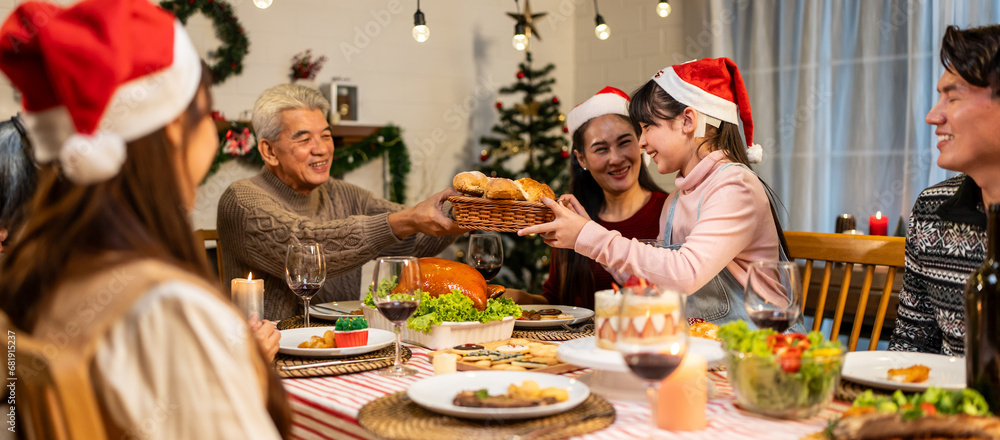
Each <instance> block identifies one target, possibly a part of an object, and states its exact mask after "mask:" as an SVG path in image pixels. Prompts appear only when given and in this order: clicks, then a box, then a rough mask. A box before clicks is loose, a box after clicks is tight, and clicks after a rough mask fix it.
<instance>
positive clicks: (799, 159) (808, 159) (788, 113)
mask: <svg viewBox="0 0 1000 440" xmlns="http://www.w3.org/2000/svg"><path fill="white" fill-rule="evenodd" d="M705 7H707V8H708V9H709V11H708V13H709V17H711V22H710V23H705V26H706V27H707V28H708V29H710V30H711V33H712V35H713V37H714V40H713V43H712V52H713V55H712V56H716V57H717V56H727V57H730V58H732V59H733V60H735V61H736V63H737V64H738V65H739V67H740V71H741V72H742V74H743V80H744V82H745V83H746V86H747V90H748V92H749V94H750V102H751V107H752V109H753V123H754V141H755V142H756V143H759V144H761V145H763V147H764V161H763V162H762V163H760V164H758V165H757V167H756V168H757V171H758V173H759V174H760V175H761V177H763V178H764V180H765V181H766V182H768V183H769V184H770V185H771V187H772V188H774V190H775V192H776V193H777V194H778V196H779V198H780V199H781V201H782V202H783V204H784V206H785V208H786V210H787V216H785V218H783V219H782V221H783V224H784V225H785V228H786V229H788V230H801V231H814V232H833V230H834V224H835V220H836V217H837V216H839V215H840V214H844V213H847V214H852V215H854V216H855V217H856V218H857V223H858V224H857V227H858V229H859V230H861V231H864V232H867V231H868V217H869V216H870V215H872V214H874V213H875V212H876V211H881V212H882V214H883V215H885V216H888V218H889V233H890V234H892V233H893V231H894V230H895V228H896V224H897V221H898V220H899V219H900V218H901V217H902V218H903V219H904V221H905V219H906V218H907V217H908V215H909V212H910V209H911V207H912V205H913V202H914V201H915V200H916V197H917V195H918V194H919V193H920V191H921V190H923V189H924V188H926V187H928V186H930V185H933V184H935V183H937V182H940V181H941V180H944V179H945V178H947V177H950V176H952V175H954V174H955V173H953V172H949V171H946V170H943V169H941V168H939V167H938V166H937V162H936V161H937V153H938V151H937V148H936V147H935V145H936V143H937V138H936V136H935V135H934V127H933V126H930V125H928V124H927V123H926V122H924V116H925V115H926V114H927V112H928V111H929V110H930V108H931V107H932V106H933V105H934V102H935V101H936V100H937V96H938V94H937V91H936V84H937V80H938V78H939V77H940V76H941V73H942V71H943V68H942V67H941V63H940V59H939V52H940V48H941V38H942V36H943V35H944V29H945V27H947V26H948V25H950V24H955V25H958V26H960V27H962V28H966V27H971V26H981V25H986V24H996V23H998V22H1000V1H996V0H994V1H965V0H913V1H903V0H878V1H874V0H823V1H816V0H783V1H778V0H768V1H764V0H712V1H710V2H707V3H706V4H705Z"/></svg>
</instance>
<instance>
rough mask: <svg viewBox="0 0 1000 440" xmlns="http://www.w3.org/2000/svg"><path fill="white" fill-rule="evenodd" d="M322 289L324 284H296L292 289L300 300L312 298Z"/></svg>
mask: <svg viewBox="0 0 1000 440" xmlns="http://www.w3.org/2000/svg"><path fill="white" fill-rule="evenodd" d="M322 288H323V284H322V283H304V284H296V285H294V286H292V287H291V289H292V293H294V294H296V295H298V296H299V297H300V298H312V297H313V296H315V295H316V293H317V292H319V289H322Z"/></svg>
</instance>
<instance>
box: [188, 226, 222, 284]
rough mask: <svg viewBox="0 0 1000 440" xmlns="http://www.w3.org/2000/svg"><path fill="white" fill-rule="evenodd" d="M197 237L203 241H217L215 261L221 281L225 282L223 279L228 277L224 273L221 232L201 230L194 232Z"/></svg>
mask: <svg viewBox="0 0 1000 440" xmlns="http://www.w3.org/2000/svg"><path fill="white" fill-rule="evenodd" d="M194 235H195V237H198V240H201V241H215V259H216V263H217V266H218V269H219V281H220V282H223V283H224V282H225V280H224V279H223V277H225V276H226V275H225V274H224V273H223V272H222V243H221V242H219V231H217V230H215V229H199V230H197V231H194Z"/></svg>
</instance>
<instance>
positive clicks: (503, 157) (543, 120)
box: [478, 52, 569, 293]
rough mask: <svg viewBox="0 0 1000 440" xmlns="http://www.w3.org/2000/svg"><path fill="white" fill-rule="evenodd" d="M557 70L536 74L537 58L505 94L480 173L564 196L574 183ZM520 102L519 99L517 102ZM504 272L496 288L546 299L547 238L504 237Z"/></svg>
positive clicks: (522, 68)
mask: <svg viewBox="0 0 1000 440" xmlns="http://www.w3.org/2000/svg"><path fill="white" fill-rule="evenodd" d="M553 69H555V65H552V64H549V65H547V66H545V67H544V68H542V69H540V70H534V69H532V68H531V53H530V52H527V56H526V58H525V62H523V63H521V64H520V66H519V69H518V72H517V81H516V82H515V83H514V84H513V85H511V86H509V87H503V88H501V89H500V96H501V98H500V99H498V100H497V103H496V108H497V112H498V113H499V116H500V121H499V122H497V124H496V125H494V126H493V129H492V130H491V131H492V135H491V136H484V137H482V138H481V139H480V142H481V143H482V145H483V150H482V152H480V157H479V158H480V160H481V161H482V162H483V163H482V164H481V165H480V166H479V167H478V168H479V171H482V172H483V173H484V174H486V175H488V176H499V177H507V178H511V179H519V178H522V177H530V178H532V179H535V180H537V181H539V182H544V183H548V184H549V185H550V186H551V187H552V189H553V190H554V191H555V193H556V194H557V195H558V194H562V193H563V191H564V188H566V187H567V186H566V185H567V183H568V178H569V162H568V158H569V144H568V143H567V141H566V138H565V137H564V136H563V134H564V133H565V132H566V126H565V120H566V116H565V115H563V114H562V113H561V112H560V111H559V98H558V97H556V96H555V95H551V93H552V85H553V84H555V82H556V81H555V79H553V78H551V77H549V74H550V73H552V70H553ZM508 95H513V97H514V99H513V100H509V101H516V102H514V103H513V105H507V106H505V105H504V100H503V97H505V96H508ZM518 97H519V98H520V99H517V98H518ZM502 235H503V236H504V237H503V242H504V269H503V271H502V272H501V273H500V275H499V276H497V278H496V279H494V280H493V281H492V282H493V283H496V284H501V285H503V286H506V287H509V288H515V289H522V290H525V291H527V292H530V293H540V292H541V291H542V283H543V282H544V281H545V278H546V277H547V276H548V270H549V255H550V251H551V248H550V247H549V246H548V245H546V244H545V242H544V240H543V239H542V237H541V236H538V235H531V236H527V237H518V236H517V234H516V233H505V234H502Z"/></svg>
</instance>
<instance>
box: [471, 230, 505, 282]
mask: <svg viewBox="0 0 1000 440" xmlns="http://www.w3.org/2000/svg"><path fill="white" fill-rule="evenodd" d="M468 258H469V265H470V266H472V267H474V268H475V269H476V270H477V271H479V273H480V274H481V275H482V276H483V278H485V279H486V281H487V282H489V281H490V280H492V279H493V277H495V276H497V274H498V273H500V269H501V268H502V267H503V242H501V241H500V236H499V235H497V234H473V235H471V236H469V253H468Z"/></svg>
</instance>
